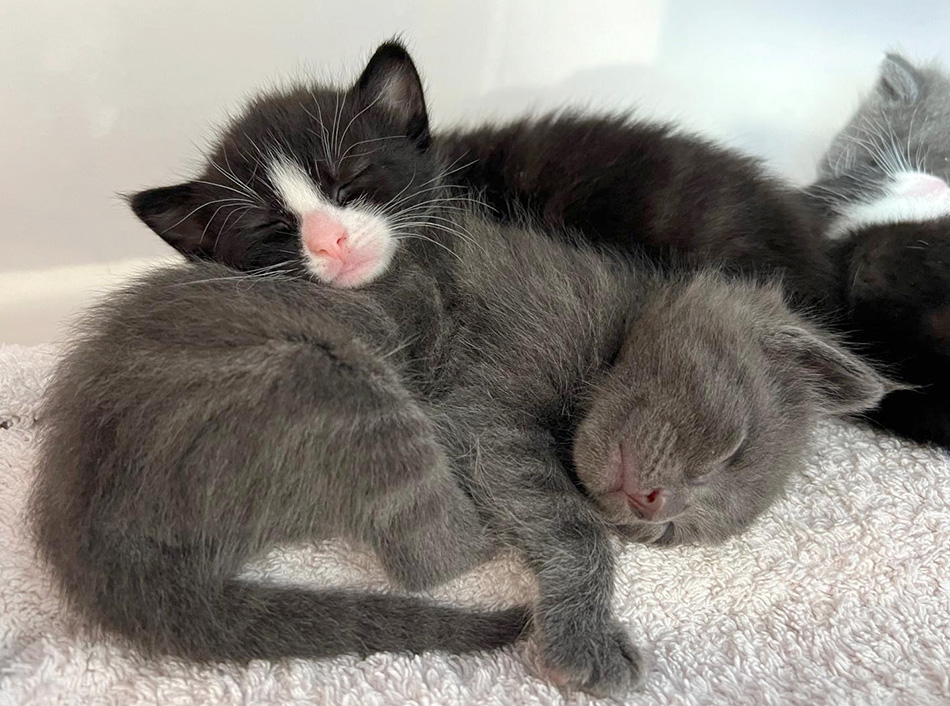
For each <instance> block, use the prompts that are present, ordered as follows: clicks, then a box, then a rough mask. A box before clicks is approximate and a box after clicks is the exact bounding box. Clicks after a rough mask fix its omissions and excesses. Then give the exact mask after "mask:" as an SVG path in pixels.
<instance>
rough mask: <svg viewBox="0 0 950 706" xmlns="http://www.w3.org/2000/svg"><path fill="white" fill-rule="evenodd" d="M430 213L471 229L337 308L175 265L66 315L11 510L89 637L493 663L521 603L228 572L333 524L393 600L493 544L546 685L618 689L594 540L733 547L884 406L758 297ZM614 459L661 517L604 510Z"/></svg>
mask: <svg viewBox="0 0 950 706" xmlns="http://www.w3.org/2000/svg"><path fill="white" fill-rule="evenodd" d="M446 217H447V218H449V217H451V218H453V219H454V222H455V223H456V225H458V226H459V227H460V229H462V230H463V232H466V233H468V234H469V235H470V236H471V239H469V238H467V237H466V238H465V239H459V238H457V237H449V236H446V235H445V234H443V233H442V232H441V231H435V232H432V233H429V234H428V237H430V238H431V239H433V240H438V241H439V243H440V245H441V247H434V246H432V244H431V243H429V242H428V241H413V242H410V243H409V244H408V245H405V246H404V247H403V248H402V250H401V251H400V252H399V254H398V255H397V259H396V261H395V262H394V265H393V267H392V269H391V270H390V271H389V272H388V273H387V274H386V275H384V276H383V277H382V278H381V279H380V280H378V281H377V282H375V283H373V284H372V285H370V286H368V287H367V288H365V289H362V290H359V291H352V290H349V291H344V290H335V289H331V288H328V287H326V286H323V285H319V284H315V283H313V282H310V281H307V280H304V279H302V278H296V277H286V276H276V277H275V276H264V275H258V276H254V275H245V274H240V273H236V272H234V271H232V270H228V269H226V268H223V267H221V266H219V265H212V264H196V265H189V266H187V267H178V268H170V269H166V270H164V271H161V272H158V273H155V274H152V275H150V276H148V277H146V278H144V279H143V280H141V281H139V282H136V283H134V284H133V285H131V286H130V287H129V288H128V289H127V290H126V291H124V292H123V293H121V294H119V295H117V296H115V297H114V298H112V299H110V300H109V301H107V302H106V303H104V304H103V305H102V306H101V307H100V308H99V309H98V310H97V311H95V312H93V313H92V314H91V315H90V317H89V318H87V320H86V321H85V323H84V324H83V325H82V327H81V331H82V335H81V336H80V337H79V338H78V339H77V341H76V343H75V345H74V346H73V347H72V349H71V351H70V352H69V354H68V355H67V356H66V358H65V359H64V360H63V362H62V363H61V365H60V366H59V368H58V370H57V372H56V375H55V379H54V380H53V383H52V385H51V386H50V388H49V393H48V396H47V399H46V403H45V407H44V414H45V424H46V426H45V429H46V433H45V437H44V439H43V444H42V449H41V455H40V458H39V463H38V477H37V482H36V486H35V491H34V495H33V499H32V509H33V519H34V527H35V530H36V534H37V539H38V544H39V546H40V548H41V550H42V553H43V555H44V556H45V557H46V559H48V560H49V562H50V564H51V565H52V568H53V570H54V573H55V576H56V577H57V579H58V581H59V584H60V586H61V587H62V589H63V591H64V594H65V595H66V597H67V598H68V599H69V601H70V602H71V603H72V605H73V606H74V607H75V608H76V609H77V610H78V611H79V612H80V613H82V614H83V615H84V616H85V617H86V618H87V619H88V620H89V621H90V623H91V624H92V625H95V626H99V627H102V628H105V629H106V630H108V631H110V632H113V633H117V634H119V635H121V636H124V637H126V638H128V639H129V640H131V641H132V642H134V643H135V644H137V645H138V646H140V647H142V648H144V649H146V650H149V651H152V652H159V653H172V654H180V655H185V656H188V657H191V658H195V659H203V660H217V659H238V660H246V659H252V658H265V657H281V656H307V657H319V656H327V655H333V654H339V653H344V652H362V653H366V652H370V651H374V650H414V651H419V650H425V649H446V650H453V651H460V650H467V649H478V648H484V647H492V646H495V645H499V644H503V643H504V642H507V641H510V640H512V639H516V638H517V636H518V635H519V634H520V633H521V629H522V627H523V624H524V613H523V611H521V610H520V609H512V610H509V611H506V612H500V613H478V612H473V611H465V610H461V609H457V608H450V607H440V606H437V605H434V604H431V603H429V602H427V601H425V600H423V599H421V598H414V597H398V596H378V595H372V594H361V593H354V592H349V591H326V592H315V591H311V590H307V589H303V588H285V587H275V586H269V585H262V584H256V583H251V582H243V581H239V580H237V579H236V578H235V575H236V574H237V572H238V571H239V569H240V567H241V566H242V564H243V563H244V562H245V561H247V560H248V559H249V558H251V557H252V556H254V555H255V554H257V553H259V552H261V551H263V550H264V549H266V548H267V547H269V546H272V545H274V544H278V543H285V542H300V541H309V540H313V539H317V538H320V537H325V536H328V535H342V536H345V537H350V538H352V539H355V540H357V541H361V542H365V543H368V544H369V545H370V546H372V547H374V549H375V550H376V551H377V553H378V554H379V556H380V559H381V560H382V562H383V565H384V566H385V568H386V569H387V571H388V573H389V574H390V576H392V577H393V578H394V579H395V580H396V581H397V582H399V583H401V584H403V585H405V586H407V587H409V588H414V589H417V588H422V587H425V586H428V585H431V584H433V583H436V582H440V581H444V580H445V579H447V578H449V577H450V576H453V575H456V574H458V573H459V572H462V571H464V570H465V569H467V568H470V567H472V566H475V565H477V564H478V563H479V562H480V561H482V560H483V559H485V558H486V557H488V556H490V555H491V554H492V553H493V552H494V551H496V550H497V549H498V548H499V547H501V546H510V547H512V548H514V550H515V551H517V552H518V553H519V554H520V555H521V556H522V557H523V558H524V560H525V561H526V563H527V565H528V566H529V567H530V569H531V570H532V571H533V572H534V573H535V574H536V575H537V578H538V582H539V586H540V596H539V599H538V602H537V604H536V605H535V606H534V611H533V625H534V626H535V628H536V630H537V634H538V639H539V641H540V644H541V647H542V650H543V654H544V658H545V662H546V665H547V667H548V669H549V670H550V671H551V673H552V676H554V677H555V678H556V679H558V680H559V681H561V682H563V683H567V684H570V685H575V686H579V687H582V688H585V689H588V690H591V691H594V692H597V693H605V692H613V691H616V690H620V689H623V688H626V687H628V686H630V685H631V684H633V683H634V682H635V681H636V680H637V678H638V676H639V674H640V671H641V664H640V658H639V656H638V653H637V650H636V648H635V647H634V646H633V644H632V643H631V641H630V639H629V638H628V637H627V635H626V632H625V631H624V629H623V628H622V627H621V626H620V625H619V624H618V623H617V621H616V619H615V618H613V617H612V615H611V612H610V607H609V606H610V598H611V593H612V586H613V555H612V551H611V547H610V543H609V537H610V536H611V535H613V534H615V533H619V534H621V535H626V536H627V537H628V538H631V539H635V540H638V541H643V542H662V543H669V544H672V543H680V542H694V541H699V542H707V541H712V542H718V541H721V540H723V539H725V538H726V537H728V536H730V535H732V534H734V533H736V532H739V531H741V530H742V529H744V528H745V527H747V526H748V525H749V524H750V523H751V522H753V521H754V519H755V518H756V517H757V516H758V515H759V514H761V512H762V511H764V510H765V509H766V508H767V507H768V505H769V504H770V503H771V502H772V501H773V500H774V499H775V498H776V497H777V496H778V495H779V494H780V492H781V490H782V487H783V485H784V482H785V479H786V478H787V477H788V475H789V474H790V473H792V472H794V471H795V470H796V469H797V468H799V467H800V464H801V462H802V456H803V451H804V449H805V447H806V444H807V440H808V437H809V432H810V429H811V427H812V425H813V423H814V422H815V421H816V420H817V419H818V418H819V417H821V416H823V415H825V414H831V413H837V412H840V411H855V410H860V409H864V408H866V407H868V406H870V405H873V404H874V403H876V402H877V400H878V399H879V398H880V396H881V394H882V393H883V383H882V380H881V379H880V378H879V377H877V376H876V374H875V373H874V372H873V371H872V370H870V369H869V368H868V367H867V366H865V365H864V364H863V363H861V362H860V361H859V360H857V359H856V358H855V357H853V356H852V355H850V354H849V353H847V352H845V350H844V349H842V348H840V347H839V346H838V345H837V344H835V343H834V342H833V341H830V340H828V339H827V337H825V336H824V335H823V334H821V333H820V332H819V331H818V330H816V329H815V328H813V327H812V326H811V325H810V324H809V323H807V322H806V321H805V320H803V319H801V318H800V317H799V316H797V315H795V314H793V313H791V312H790V311H789V310H788V309H787V308H786V307H785V306H784V305H783V303H782V298H781V294H780V292H779V291H778V289H776V288H760V287H755V286H752V285H744V284H741V283H740V284H735V283H733V284H727V283H725V282H724V281H723V280H720V279H719V278H718V277H717V276H715V275H713V274H700V275H698V276H695V277H691V278H688V279H687V278H683V279H670V278H668V277H664V276H661V275H658V274H653V273H651V272H649V271H645V270H640V269H636V268H634V267H633V266H631V265H626V264H620V263H617V262H613V261H611V260H609V259H607V258H605V257H603V256H601V255H599V254H597V253H595V252H594V251H592V250H589V249H586V248H575V247H572V246H568V245H566V244H561V243H558V242H552V240H551V239H550V237H547V236H545V235H541V234H538V233H535V232H532V231H531V230H528V229H523V228H513V227H499V226H497V225H494V224H492V223H489V222H487V221H483V220H481V219H480V218H478V217H477V216H463V217H461V218H460V217H459V216H458V215H451V216H450V215H448V214H447V215H446ZM578 422H579V425H578ZM671 430H672V432H673V433H670V432H671ZM619 442H623V443H625V444H627V445H628V447H629V448H631V449H633V450H634V451H633V453H635V454H636V455H637V458H638V459H639V463H640V469H641V470H640V473H641V474H642V479H643V480H644V481H648V482H650V483H654V482H655V483H662V484H664V485H665V486H666V487H669V488H670V489H672V490H673V492H674V493H675V494H676V496H677V500H678V502H680V504H681V507H682V513H681V514H680V515H679V516H677V517H675V518H673V520H672V524H670V523H663V524H655V523H648V522H645V521H643V520H641V519H640V518H639V517H638V516H636V515H635V514H634V513H633V512H632V511H630V510H628V509H625V508H623V507H617V506H616V505H615V504H614V503H613V502H612V501H611V498H610V497H607V496H605V495H604V493H605V491H607V490H609V485H610V482H611V480H610V473H611V472H612V469H611V468H609V467H608V466H609V463H608V458H609V451H610V448H611V447H612V445H613V444H616V443H619ZM700 476H702V478H700ZM463 490H464V492H462V491H463Z"/></svg>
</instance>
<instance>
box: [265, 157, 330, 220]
mask: <svg viewBox="0 0 950 706" xmlns="http://www.w3.org/2000/svg"><path fill="white" fill-rule="evenodd" d="M268 175H269V176H270V183H271V184H273V185H274V188H275V189H276V190H277V193H278V195H280V199H281V201H283V202H284V206H286V207H287V210H288V211H290V212H291V213H293V214H295V215H297V216H300V217H303V215H304V214H306V213H309V212H310V211H316V210H318V209H322V208H327V207H332V205H333V204H331V203H330V200H329V199H327V198H326V197H325V196H324V195H323V194H322V193H321V191H320V189H319V188H317V185H316V184H314V183H313V180H312V179H311V178H310V177H309V176H308V175H307V173H306V172H305V171H304V170H303V169H301V168H300V165H298V164H297V163H296V162H294V161H293V160H291V159H288V158H286V157H278V158H276V159H273V160H272V161H271V163H270V167H269V168H268Z"/></svg>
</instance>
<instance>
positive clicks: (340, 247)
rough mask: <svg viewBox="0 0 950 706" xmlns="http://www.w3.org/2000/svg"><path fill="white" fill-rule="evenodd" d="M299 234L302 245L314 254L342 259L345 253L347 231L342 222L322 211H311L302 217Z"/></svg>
mask: <svg viewBox="0 0 950 706" xmlns="http://www.w3.org/2000/svg"><path fill="white" fill-rule="evenodd" d="M300 236H301V238H302V239H303V244H304V247H306V248H307V250H309V251H310V252H311V253H313V254H314V255H322V256H324V257H331V258H333V259H334V260H342V259H343V258H344V257H345V256H346V253H347V243H346V239H347V236H348V233H347V232H346V228H344V227H343V224H342V223H340V222H339V221H338V220H336V219H335V218H334V217H333V216H331V215H329V214H328V213H325V212H323V211H311V212H310V213H308V214H307V215H306V216H304V217H303V221H302V222H301V224H300Z"/></svg>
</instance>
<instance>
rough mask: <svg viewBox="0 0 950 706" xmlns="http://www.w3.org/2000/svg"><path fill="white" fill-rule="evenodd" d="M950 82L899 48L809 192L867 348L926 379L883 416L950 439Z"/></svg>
mask: <svg viewBox="0 0 950 706" xmlns="http://www.w3.org/2000/svg"><path fill="white" fill-rule="evenodd" d="M948 181H950V77H948V76H947V75H946V73H944V72H943V71H942V70H941V69H939V68H938V67H936V66H927V67H918V66H914V65H913V64H911V63H910V62H908V61H907V60H906V59H904V58H903V57H901V56H899V55H897V54H889V55H887V57H886V58H885V59H884V62H883V64H882V65H881V73H880V78H879V80H878V82H877V85H876V86H875V88H874V90H873V91H872V92H871V93H870V94H869V95H868V96H867V97H866V98H865V99H864V101H863V102H862V103H861V105H860V106H859V108H858V109H857V111H856V112H855V114H854V116H853V117H852V118H851V120H850V121H849V123H848V124H847V126H845V128H844V129H843V130H842V131H841V132H840V133H839V134H838V135H837V136H836V137H835V139H834V141H833V142H832V144H831V146H830V147H829V149H828V152H827V153H826V154H825V155H824V157H823V158H822V160H821V164H820V165H819V179H818V181H817V182H816V183H815V184H813V185H812V186H811V187H809V189H808V192H809V194H810V195H811V196H812V198H813V199H814V201H815V203H816V204H817V205H818V206H819V208H821V209H822V210H824V212H825V213H826V216H827V218H828V219H829V222H830V227H829V229H828V236H829V238H831V239H832V241H833V247H834V252H835V258H836V259H837V261H838V262H839V263H840V265H839V267H840V271H841V273H842V276H841V298H842V301H843V305H844V307H845V308H846V310H847V311H848V313H849V317H848V321H849V324H850V325H851V326H852V327H853V328H854V329H855V330H856V332H857V338H858V340H860V341H862V342H867V343H868V344H869V346H868V348H867V351H866V352H867V354H868V355H870V356H872V357H874V358H876V359H878V360H880V361H882V362H884V363H886V364H887V365H888V366H889V367H890V368H891V369H892V370H893V371H894V372H895V373H896V374H898V375H899V377H900V378H901V379H902V380H906V381H907V382H910V383H913V384H915V385H919V388H918V389H906V390H903V391H900V392H896V393H894V394H892V395H890V396H889V397H888V398H887V400H885V402H884V404H883V405H882V406H881V408H880V410H878V411H877V412H875V413H874V414H873V415H872V418H873V419H875V420H876V421H878V422H880V423H881V424H883V425H884V426H886V427H889V428H891V429H895V430H897V431H899V432H900V433H902V434H904V435H905V436H908V437H910V438H912V439H917V440H920V441H937V442H939V443H942V444H944V445H950V373H948V367H950V366H948V363H950V358H948V356H950V270H948V269H947V263H948V262H950V187H948Z"/></svg>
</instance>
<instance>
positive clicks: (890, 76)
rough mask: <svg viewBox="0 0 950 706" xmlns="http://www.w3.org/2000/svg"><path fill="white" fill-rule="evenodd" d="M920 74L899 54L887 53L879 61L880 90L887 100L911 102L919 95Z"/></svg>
mask: <svg viewBox="0 0 950 706" xmlns="http://www.w3.org/2000/svg"><path fill="white" fill-rule="evenodd" d="M920 83H921V81H920V74H919V73H918V72H917V68H916V67H915V66H914V65H913V64H911V63H910V62H909V61H907V59H905V58H904V57H902V56H901V55H900V54H887V55H886V56H885V57H884V61H883V62H881V78H880V81H879V82H878V91H880V92H881V93H882V94H883V95H884V96H885V97H886V98H887V99H888V100H892V101H896V102H900V103H913V102H914V101H916V100H917V97H918V96H919V95H920Z"/></svg>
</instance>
